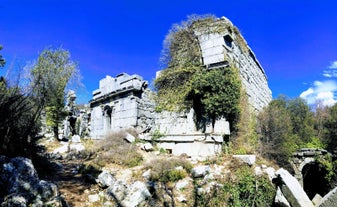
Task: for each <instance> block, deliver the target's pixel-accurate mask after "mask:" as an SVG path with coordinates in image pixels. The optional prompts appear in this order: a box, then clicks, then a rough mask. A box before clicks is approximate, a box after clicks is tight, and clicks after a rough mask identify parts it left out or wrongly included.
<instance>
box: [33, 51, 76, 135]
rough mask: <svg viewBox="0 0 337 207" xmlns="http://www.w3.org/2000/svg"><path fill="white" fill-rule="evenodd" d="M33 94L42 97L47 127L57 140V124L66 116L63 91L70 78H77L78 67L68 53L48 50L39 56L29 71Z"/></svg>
mask: <svg viewBox="0 0 337 207" xmlns="http://www.w3.org/2000/svg"><path fill="white" fill-rule="evenodd" d="M31 75H32V82H33V83H34V88H33V92H34V94H35V95H36V96H37V97H43V100H40V101H42V102H44V105H45V107H44V110H45V112H46V118H47V126H50V127H51V128H52V130H53V133H54V136H55V138H56V139H57V138H58V128H59V124H60V123H61V122H62V120H63V119H64V118H65V116H66V115H67V114H66V112H65V110H64V104H65V89H66V87H67V85H68V83H69V81H70V79H71V78H74V77H76V78H78V76H79V72H78V66H77V64H76V63H75V62H73V61H72V60H71V59H70V53H69V52H68V51H66V50H64V49H62V48H58V49H52V48H48V49H46V50H44V51H42V53H41V54H40V55H39V58H38V60H37V62H36V64H35V65H34V66H33V68H32V69H31Z"/></svg>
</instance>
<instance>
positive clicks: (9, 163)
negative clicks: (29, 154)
mask: <svg viewBox="0 0 337 207" xmlns="http://www.w3.org/2000/svg"><path fill="white" fill-rule="evenodd" d="M0 186H1V188H0V198H3V199H2V200H1V199H0V203H1V206H44V205H47V203H49V204H50V203H52V204H53V205H54V206H62V203H64V201H62V198H61V197H60V196H59V191H58V189H57V186H56V185H55V184H53V183H50V182H47V181H44V180H40V179H39V177H38V174H37V172H36V170H35V168H34V166H33V163H32V161H31V160H30V159H27V158H23V157H16V158H7V157H4V156H0ZM56 203H57V204H56Z"/></svg>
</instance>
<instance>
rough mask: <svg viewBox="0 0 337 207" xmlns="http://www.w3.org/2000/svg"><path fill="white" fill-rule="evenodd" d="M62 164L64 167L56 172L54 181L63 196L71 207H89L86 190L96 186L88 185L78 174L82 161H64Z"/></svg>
mask: <svg viewBox="0 0 337 207" xmlns="http://www.w3.org/2000/svg"><path fill="white" fill-rule="evenodd" d="M60 163H61V164H62V167H61V168H59V169H58V170H57V171H56V172H55V175H54V178H53V181H54V183H56V184H57V186H58V187H59V190H60V192H61V195H62V196H63V197H64V198H65V200H66V201H67V203H68V204H69V206H71V207H81V206H87V205H86V200H87V195H86V194H85V190H90V189H91V188H92V187H94V186H92V185H91V184H88V182H86V179H85V177H84V176H82V175H81V174H79V173H78V171H77V170H78V166H79V165H80V164H81V160H62V161H61V162H60Z"/></svg>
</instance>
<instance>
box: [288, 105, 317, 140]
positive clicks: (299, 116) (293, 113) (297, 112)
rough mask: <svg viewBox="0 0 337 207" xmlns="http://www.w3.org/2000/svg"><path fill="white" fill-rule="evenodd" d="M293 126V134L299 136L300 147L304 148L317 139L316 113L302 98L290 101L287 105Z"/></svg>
mask: <svg viewBox="0 0 337 207" xmlns="http://www.w3.org/2000/svg"><path fill="white" fill-rule="evenodd" d="M287 110H288V111H289V115H290V119H291V122H292V126H293V134H294V135H296V136H298V139H297V140H296V141H297V142H298V145H301V146H303V145H304V144H306V143H308V142H310V141H311V140H312V139H313V138H314V137H315V130H314V113H313V112H312V111H311V110H310V107H309V106H308V104H307V103H306V102H305V101H304V100H303V99H302V98H296V99H293V100H289V101H288V104H287Z"/></svg>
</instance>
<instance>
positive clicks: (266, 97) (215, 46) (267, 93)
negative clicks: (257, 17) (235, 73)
mask: <svg viewBox="0 0 337 207" xmlns="http://www.w3.org/2000/svg"><path fill="white" fill-rule="evenodd" d="M209 31H214V32H209ZM195 34H196V35H197V38H198V41H199V45H200V49H201V53H202V63H203V64H204V65H205V66H206V67H207V68H208V69H212V68H218V67H226V66H229V65H230V64H234V65H235V67H236V68H238V69H239V71H240V76H241V81H242V83H243V86H244V88H245V90H246V93H247V96H248V101H249V103H250V104H251V105H252V106H253V108H254V109H255V110H257V111H259V110H261V109H262V108H263V107H264V106H267V105H268V103H269V102H270V101H271V100H272V94H271V90H270V89H269V87H268V82H267V76H266V73H265V71H264V69H263V68H262V66H261V64H260V63H259V61H258V60H257V58H256V56H255V54H254V53H253V51H252V50H251V49H250V48H249V46H248V44H247V42H246V41H245V40H244V38H243V37H242V36H241V34H240V32H239V31H238V29H237V28H236V27H235V26H234V25H233V24H232V22H231V21H230V20H228V19H227V18H226V17H222V18H220V19H216V21H215V22H212V23H211V24H210V25H208V27H207V29H205V28H200V29H198V28H196V29H195Z"/></svg>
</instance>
